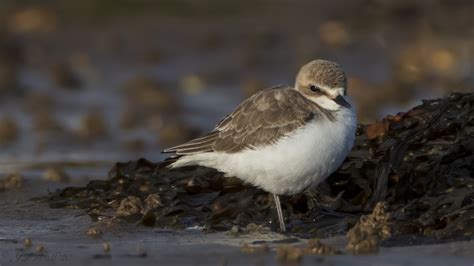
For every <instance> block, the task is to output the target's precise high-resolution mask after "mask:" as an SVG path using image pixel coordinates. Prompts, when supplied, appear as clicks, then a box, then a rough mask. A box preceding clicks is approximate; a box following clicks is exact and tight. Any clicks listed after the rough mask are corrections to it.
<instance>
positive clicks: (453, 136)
mask: <svg viewBox="0 0 474 266" xmlns="http://www.w3.org/2000/svg"><path fill="white" fill-rule="evenodd" d="M473 151H474V93H467V94H460V93H454V94H451V95H450V96H449V97H445V98H441V99H434V100H424V101H423V102H422V104H421V105H419V106H417V107H414V108H413V109H411V110H409V111H407V112H405V113H399V114H397V115H395V116H387V117H385V118H384V119H382V120H381V121H379V122H376V123H373V124H370V125H359V127H358V130H357V136H356V141H355V145H354V148H353V150H352V152H351V153H350V154H349V156H348V158H347V159H346V160H345V162H344V163H343V165H342V166H341V167H340V168H339V169H338V170H337V171H336V172H335V173H334V174H332V175H331V176H330V177H329V178H328V179H327V180H326V181H325V182H323V183H322V184H321V185H319V186H318V187H317V188H315V189H311V190H309V191H306V192H303V193H301V194H298V195H294V196H285V197H283V198H282V203H283V209H284V216H285V217H286V219H287V223H288V225H289V227H290V230H291V232H292V233H294V234H300V235H301V236H307V237H327V236H330V235H337V234H344V233H346V232H348V230H349V229H350V228H351V227H352V226H353V225H355V224H356V223H357V222H358V221H359V217H360V216H362V215H364V214H367V213H370V212H372V211H374V208H375V206H376V205H377V203H379V202H382V201H383V202H386V203H384V205H383V206H384V208H383V212H384V213H386V214H387V215H389V217H390V220H383V221H384V226H390V228H391V229H393V232H391V233H394V234H400V235H404V234H419V235H425V236H430V237H431V236H434V237H436V238H439V239H449V238H456V237H468V238H469V237H472V235H473V232H474V188H473V187H474V152H473ZM166 164H167V162H166V161H165V162H160V163H152V162H150V161H147V160H145V159H139V160H137V161H132V162H128V163H117V164H116V165H115V166H114V167H113V168H112V169H111V170H110V172H109V174H108V179H106V180H103V181H100V180H95V181H91V182H90V183H89V184H88V185H86V186H84V187H68V188H65V189H63V190H59V191H57V192H54V193H51V194H50V195H49V196H48V199H47V200H48V202H49V203H50V206H51V207H54V208H71V207H75V208H80V209H83V210H84V211H85V212H87V213H88V214H89V215H91V217H93V218H94V219H99V218H100V217H109V218H110V217H112V218H114V219H124V220H126V221H129V222H135V223H143V224H144V225H147V226H157V227H165V228H173V229H180V228H187V227H195V226H201V227H203V228H204V229H205V230H206V231H213V230H231V229H232V228H234V229H235V228H236V227H235V226H238V227H242V228H245V227H246V226H247V225H248V224H256V225H258V226H263V227H269V228H271V229H273V230H276V224H277V223H276V220H275V217H276V215H275V210H274V206H273V202H272V199H271V197H270V196H269V194H268V193H266V192H265V191H263V190H261V189H259V188H255V187H252V186H250V185H247V184H243V183H242V182H240V180H239V179H237V178H226V177H223V175H222V174H221V173H219V172H217V171H215V170H213V169H208V168H204V167H186V168H181V169H175V170H170V169H168V168H166ZM378 206H379V207H378V208H381V207H380V206H382V205H380V204H379V205H378ZM376 211H377V209H376ZM362 219H368V218H362ZM361 222H363V220H361ZM359 224H360V222H359ZM384 228H386V227H384ZM234 229H233V230H234ZM354 230H356V229H354ZM354 245H357V243H355V244H354Z"/></svg>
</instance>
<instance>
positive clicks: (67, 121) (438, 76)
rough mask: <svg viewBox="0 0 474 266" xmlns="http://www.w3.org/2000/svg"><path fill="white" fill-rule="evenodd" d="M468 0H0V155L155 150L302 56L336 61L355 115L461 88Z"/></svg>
mask: <svg viewBox="0 0 474 266" xmlns="http://www.w3.org/2000/svg"><path fill="white" fill-rule="evenodd" d="M473 14H474V2H473V1H472V0H449V1H448V0H438V1H413V0H401V1H388V0H353V1H342V0H340V1H314V0H312V1H307V0H302V1H290V0H287V1H285V0H252V1H247V0H241V1H219V0H204V1H203V0H200V1H195V0H187V1H184V0H181V1H176V0H169V1H154V0H100V1H97V0H81V1H73V0H71V1H67V0H62V1H60V0H57V1H53V0H43V1H33V0H31V1H21V0H2V1H1V2H0V161H1V162H2V164H18V163H20V164H21V163H41V162H51V161H64V162H70V163H72V164H73V163H80V162H84V163H86V162H113V161H117V160H120V161H124V160H132V159H137V158H138V157H142V156H143V157H147V158H149V159H151V160H160V159H162V158H163V156H162V155H161V154H160V151H161V149H162V148H163V147H166V146H169V145H173V144H177V143H179V142H182V141H185V140H188V139H190V138H192V137H196V136H198V135H200V134H202V133H204V132H206V131H208V130H210V129H212V128H213V126H214V124H215V123H216V121H218V120H219V119H220V118H222V117H223V116H224V115H225V114H226V113H227V112H230V111H231V110H232V109H233V108H234V107H235V106H236V105H237V104H238V103H239V102H241V101H242V100H243V99H244V98H246V97H248V96H249V95H251V94H253V93H254V92H256V91H258V90H260V89H263V88H266V87H268V86H275V85H281V84H289V85H292V84H293V82H294V77H295V75H296V73H297V71H298V69H299V67H300V66H302V65H303V64H304V63H306V62H308V61H310V60H312V59H315V58H323V59H328V60H333V61H336V62H338V63H340V64H341V65H342V67H343V68H344V69H345V71H346V73H347V75H348V77H349V86H350V87H349V95H350V96H351V97H352V100H353V102H354V104H355V106H356V108H357V110H358V115H359V120H360V122H361V123H369V122H371V121H375V120H376V119H380V118H382V117H383V116H384V115H386V114H390V113H396V112H399V111H404V110H407V108H409V107H412V106H414V105H416V104H417V103H419V101H420V99H422V98H433V97H440V96H443V95H446V94H448V93H449V92H452V91H461V92H462V91H464V92H466V91H471V92H472V91H473V90H474V86H473V85H474V75H473V70H474V67H473V64H474V15H473Z"/></svg>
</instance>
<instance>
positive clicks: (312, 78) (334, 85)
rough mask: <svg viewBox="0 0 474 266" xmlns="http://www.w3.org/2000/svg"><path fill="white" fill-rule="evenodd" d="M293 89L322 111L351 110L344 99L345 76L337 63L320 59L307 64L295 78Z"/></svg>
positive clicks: (345, 89)
mask: <svg viewBox="0 0 474 266" xmlns="http://www.w3.org/2000/svg"><path fill="white" fill-rule="evenodd" d="M295 89H296V90H297V91H299V92H300V93H301V94H303V96H305V97H306V98H307V99H309V100H311V101H313V102H315V103H317V104H318V105H319V106H321V107H322V108H324V109H327V110H333V111H335V110H339V109H341V108H351V105H350V104H349V103H348V102H347V100H346V99H345V96H346V95H347V78H346V74H345V73H344V71H343V70H342V68H341V67H340V66H339V65H338V64H337V63H334V62H331V61H326V60H321V59H318V60H313V61H311V62H309V63H307V64H306V65H304V66H303V67H301V69H300V71H299V72H298V75H297V76H296V84H295Z"/></svg>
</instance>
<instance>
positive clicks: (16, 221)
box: [0, 174, 474, 266]
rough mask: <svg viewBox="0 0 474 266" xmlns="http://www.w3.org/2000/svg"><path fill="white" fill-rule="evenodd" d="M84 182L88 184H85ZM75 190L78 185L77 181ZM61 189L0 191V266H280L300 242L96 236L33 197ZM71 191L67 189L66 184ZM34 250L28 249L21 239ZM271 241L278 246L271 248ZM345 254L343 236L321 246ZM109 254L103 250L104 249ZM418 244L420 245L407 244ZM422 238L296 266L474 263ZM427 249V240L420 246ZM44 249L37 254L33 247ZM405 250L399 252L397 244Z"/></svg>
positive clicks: (466, 249)
mask: <svg viewBox="0 0 474 266" xmlns="http://www.w3.org/2000/svg"><path fill="white" fill-rule="evenodd" d="M83 182H84V183H85V180H84V181H83ZM75 184H76V185H80V182H77V181H75ZM65 185H66V184H60V183H54V182H46V181H43V180H40V179H39V177H38V176H37V175H35V174H31V176H26V178H25V183H24V186H23V187H22V188H20V189H13V190H8V191H4V192H3V193H0V202H3V203H2V206H0V213H1V214H2V215H1V216H0V264H1V265H64V264H68V265H84V264H88V265H130V264H135V263H140V265H172V264H173V265H280V264H281V262H280V261H278V259H277V257H276V252H275V250H276V249H277V248H278V247H280V246H282V245H287V244H286V243H285V242H288V243H291V242H295V241H296V243H293V245H300V244H303V243H304V242H305V241H306V240H304V239H299V240H295V239H294V238H293V237H292V236H291V235H281V234H279V233H275V232H257V233H251V234H242V235H239V236H233V235H231V234H229V233H225V232H219V233H202V232H200V231H199V230H194V229H191V230H189V229H188V230H182V231H168V230H163V229H158V228H149V227H144V226H142V225H133V224H127V223H123V224H120V225H119V226H115V227H111V228H109V229H108V230H107V231H104V232H103V234H102V236H101V237H99V238H93V237H90V236H88V235H87V234H86V232H87V230H88V229H89V228H90V227H92V226H94V225H95V224H94V223H93V222H92V220H91V218H90V217H89V216H88V215H86V214H84V212H82V211H80V210H71V209H51V208H49V206H48V205H47V204H46V203H40V202H37V201H35V200H30V199H31V198H34V197H37V196H43V195H45V193H46V192H47V191H48V190H50V191H53V190H55V189H57V188H59V187H64V186H65ZM68 185H70V184H68ZM27 238H29V239H31V242H32V246H31V247H25V244H24V241H25V239H27ZM275 241H276V242H275ZM322 241H323V242H324V243H326V244H329V245H331V246H333V247H336V248H340V249H343V247H344V246H345V244H346V239H345V237H333V238H328V239H323V240H322ZM105 242H107V243H109V245H110V251H109V252H105V251H104V243H105ZM409 242H418V244H417V245H408V246H407V245H406V244H407V243H409ZM420 242H421V243H423V240H416V239H412V240H411V241H410V240H408V239H404V240H396V241H392V243H391V245H392V247H381V249H380V250H379V252H378V253H375V254H372V255H359V256H353V255H349V254H341V255H332V256H321V255H304V256H303V258H302V261H301V265H315V264H317V265H319V264H321V265H443V266H444V265H472V263H474V252H473V251H474V241H472V240H470V241H456V242H448V243H442V244H426V245H424V244H420ZM424 242H426V243H429V241H424ZM253 243H259V245H261V243H266V245H268V246H269V247H270V250H269V251H268V252H256V253H250V254H249V253H244V252H242V251H241V246H242V245H243V244H253ZM39 245H41V246H43V247H44V250H43V251H42V252H38V251H37V249H38V246H39ZM399 245H403V246H399Z"/></svg>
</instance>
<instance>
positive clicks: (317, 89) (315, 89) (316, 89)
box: [309, 85, 321, 92]
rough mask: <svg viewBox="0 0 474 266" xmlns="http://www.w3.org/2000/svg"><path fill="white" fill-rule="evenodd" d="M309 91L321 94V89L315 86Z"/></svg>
mask: <svg viewBox="0 0 474 266" xmlns="http://www.w3.org/2000/svg"><path fill="white" fill-rule="evenodd" d="M309 89H310V90H311V91H312V92H321V88H319V87H316V86H314V85H311V86H309Z"/></svg>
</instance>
